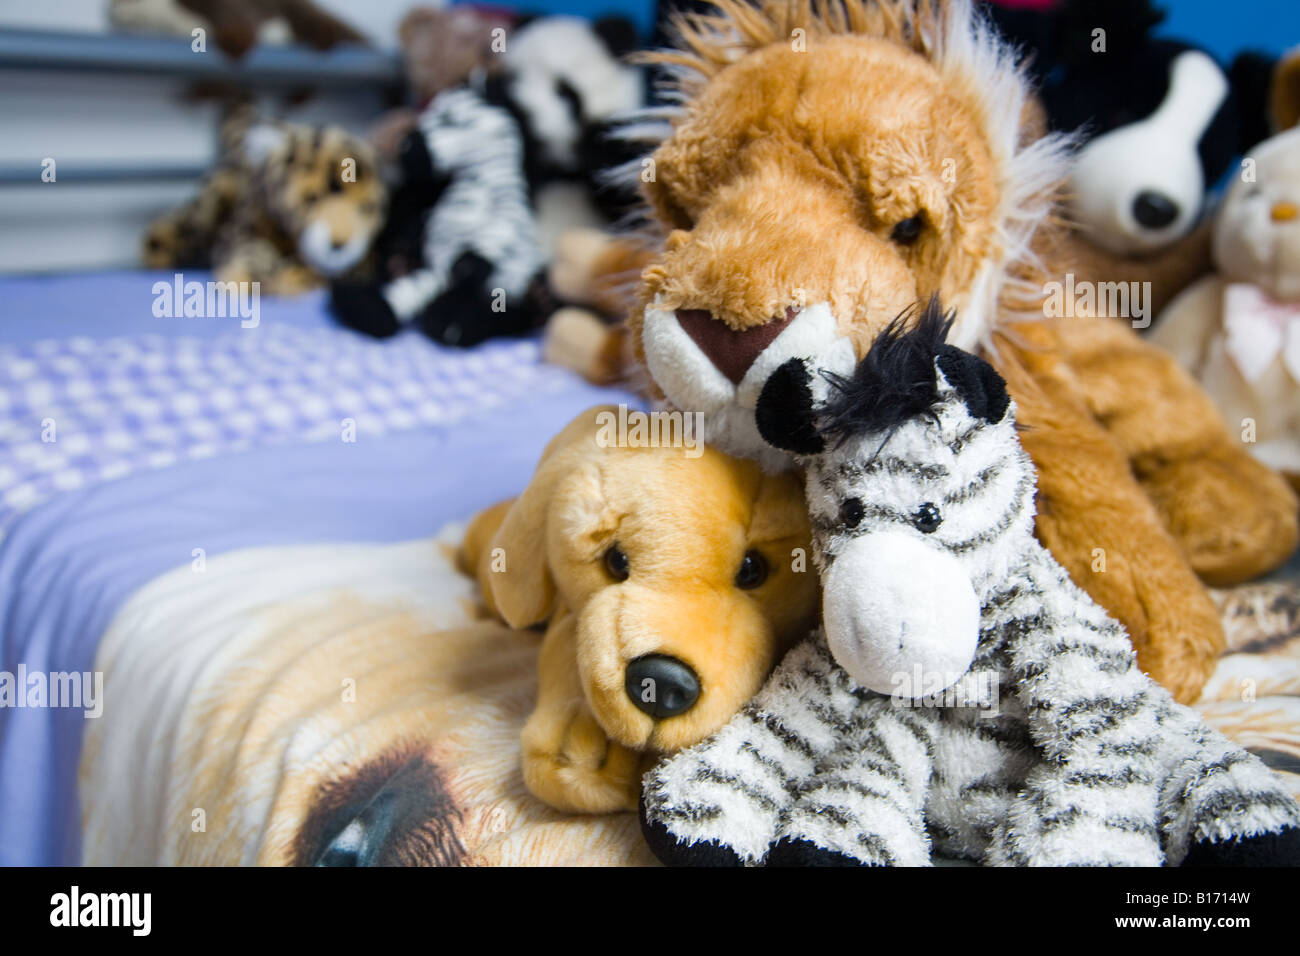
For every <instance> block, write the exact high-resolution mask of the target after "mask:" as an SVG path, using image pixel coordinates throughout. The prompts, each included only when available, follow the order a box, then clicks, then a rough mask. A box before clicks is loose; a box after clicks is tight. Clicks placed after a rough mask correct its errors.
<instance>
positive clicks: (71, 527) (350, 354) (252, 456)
mask: <svg viewBox="0 0 1300 956" xmlns="http://www.w3.org/2000/svg"><path fill="white" fill-rule="evenodd" d="M186 278H187V279H196V280H202V279H205V278H206V277H205V276H199V275H197V274H196V275H194V276H188V275H187V277H186ZM171 279H172V277H171V276H170V275H167V276H161V275H155V274H150V273H145V272H120V273H102V274H88V275H68V276H60V277H46V278H5V279H0V310H3V314H4V321H3V322H2V323H0V704H3V705H4V706H0V807H2V808H3V812H0V863H3V864H7V865H13V864H75V863H88V864H122V863H139V864H158V863H162V864H236V863H242V864H274V865H280V864H285V865H293V864H303V865H305V864H313V863H319V862H322V861H328V860H329V859H330V854H331V852H333V851H334V850H337V849H338V847H339V846H340V845H342V844H347V843H348V841H352V848H353V849H356V847H357V846H363V848H364V852H363V853H360V854H359V855H360V856H361V857H364V858H365V859H367V860H368V861H370V862H375V863H380V864H387V863H392V864H448V865H451V864H502V863H506V864H520V863H524V864H533V863H539V864H541V863H544V864H555V863H581V864H623V865H627V864H644V863H649V862H652V861H651V859H650V857H649V855H648V853H647V851H646V849H645V847H644V845H643V844H642V842H641V840H640V838H639V834H638V831H637V825H636V821H635V819H634V818H632V817H631V816H630V815H616V816H610V817H600V818H576V817H566V816H564V815H562V814H558V813H555V812H554V811H551V810H549V809H547V808H545V807H543V806H541V805H540V804H538V803H537V801H535V800H533V799H532V798H531V797H529V795H528V794H527V792H526V790H525V789H524V787H523V783H522V780H521V778H520V774H519V771H518V742H517V741H518V733H519V728H520V726H521V725H522V722H523V720H524V718H525V717H526V715H527V713H528V712H529V710H530V708H531V702H532V698H533V695H534V693H535V688H534V682H533V676H532V675H533V666H534V658H535V655H536V651H537V641H538V637H537V635H536V634H534V633H532V632H518V631H511V630H509V629H507V628H504V627H503V626H501V625H499V624H496V623H494V622H492V621H489V620H485V619H483V618H482V616H481V611H480V608H479V606H478V602H477V601H476V596H475V594H474V591H473V585H472V582H470V581H469V580H468V579H467V578H465V577H463V576H462V575H460V574H459V573H458V572H457V571H456V570H455V568H454V566H453V561H452V550H453V548H454V545H455V543H456V541H457V539H458V534H459V530H460V528H461V527H462V526H463V524H462V523H463V522H464V520H465V519H467V518H468V517H469V516H470V515H472V514H473V513H474V512H475V511H476V510H477V509H479V508H481V507H484V506H486V505H488V504H490V503H492V502H494V501H496V500H499V499H501V498H504V497H507V496H510V495H512V494H515V493H517V492H518V491H519V490H520V489H521V488H522V487H523V486H524V484H525V483H526V482H527V480H528V477H529V476H530V474H531V472H532V468H533V466H534V464H535V462H536V459H537V456H538V455H539V454H540V452H541V449H542V447H543V445H544V444H545V443H546V441H547V440H548V439H549V438H550V437H551V435H553V434H554V433H555V432H556V431H558V429H559V428H560V427H561V426H562V425H563V424H564V423H566V422H567V421H568V420H569V419H570V418H572V417H573V416H574V415H575V414H576V413H577V412H578V411H580V410H582V409H583V408H586V407H589V406H591V405H593V404H597V403H600V402H611V401H612V402H628V403H636V402H637V399H636V398H635V397H634V396H632V395H630V394H627V393H624V392H620V391H618V390H614V389H597V388H594V387H591V386H589V385H587V384H585V383H583V382H582V381H581V380H579V379H577V378H576V377H574V376H573V375H572V374H570V373H568V372H565V371H563V370H560V369H557V368H553V367H549V366H546V365H544V364H542V363H541V361H540V356H539V346H538V343H537V342H536V341H535V340H529V339H524V340H506V341H497V342H492V343H489V344H487V345H485V346H482V347H480V348H477V349H474V350H468V351H454V350H447V349H443V348H440V347H438V346H435V345H433V344H432V343H430V342H428V341H426V340H424V339H422V338H420V337H419V336H417V335H410V336H401V337H398V338H397V339H394V340H389V341H384V342H375V341H370V340H366V339H363V338H361V337H359V336H357V335H355V334H353V333H351V332H348V331H345V330H342V329H339V328H337V327H335V325H334V324H333V323H332V321H331V320H330V317H329V315H328V313H327V310H326V308H325V300H324V296H323V294H320V293H317V294H309V295H305V296H302V297H299V298H296V299H290V300H277V299H271V298H263V299H262V301H261V307H260V315H259V316H258V321H257V323H256V325H255V326H251V327H245V326H246V325H248V323H241V322H240V320H239V319H236V318H226V319H221V318H159V317H156V316H155V315H154V314H153V309H152V303H153V301H154V296H155V292H154V284H155V283H156V282H170V281H171ZM1217 597H1218V600H1219V601H1220V605H1221V607H1222V609H1223V612H1224V615H1225V620H1226V621H1227V623H1228V629H1229V633H1230V640H1231V647H1230V649H1229V652H1228V654H1226V655H1225V657H1224V660H1223V661H1222V664H1221V666H1220V668H1219V671H1218V673H1217V674H1216V676H1215V678H1214V680H1213V681H1212V683H1211V685H1210V686H1209V687H1208V688H1207V691H1206V694H1205V697H1204V699H1203V700H1202V702H1201V704H1200V707H1201V709H1202V711H1203V712H1204V713H1205V714H1206V715H1207V717H1208V718H1209V719H1210V720H1211V721H1212V722H1213V723H1215V724H1216V725H1217V726H1219V727H1220V728H1221V729H1223V730H1225V732H1227V733H1229V734H1230V735H1231V736H1233V737H1235V738H1236V739H1238V740H1239V741H1241V742H1242V743H1243V744H1245V745H1246V746H1248V747H1250V748H1251V749H1252V750H1254V751H1255V752H1257V753H1259V754H1261V756H1263V757H1264V759H1265V760H1266V762H1269V763H1270V764H1271V765H1272V766H1274V767H1275V768H1276V769H1278V770H1279V771H1280V772H1282V773H1284V774H1286V776H1287V779H1288V782H1289V783H1290V784H1291V785H1292V788H1293V790H1294V791H1295V792H1297V793H1300V569H1297V567H1296V563H1295V562H1293V563H1292V565H1291V566H1290V568H1289V569H1288V570H1287V571H1285V572H1284V573H1282V574H1280V575H1278V576H1276V577H1275V578H1274V579H1272V580H1270V581H1267V582H1262V583H1259V584H1256V585H1251V586H1248V587H1245V588H1240V589H1235V590H1233V591H1230V592H1220V593H1218V595H1217ZM5 675H8V676H9V683H8V685H7V686H8V687H9V688H10V694H11V698H10V699H9V701H8V703H6V702H5V698H4V696H3V693H4V688H5V686H6V684H5V683H4V678H5ZM20 677H21V678H22V680H19V678H20ZM38 689H39V691H40V692H39V693H38ZM340 841H342V844H341V843H340ZM355 855H356V854H354V856H355Z"/></svg>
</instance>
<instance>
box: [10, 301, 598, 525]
mask: <svg viewBox="0 0 1300 956" xmlns="http://www.w3.org/2000/svg"><path fill="white" fill-rule="evenodd" d="M539 353H540V347H539V345H538V343H537V342H535V341H531V340H511V341H497V342H493V343H490V344H488V345H485V346H482V347H480V348H478V349H475V350H473V351H463V350H452V349H446V348H442V347H440V346H438V345H435V344H434V343H432V342H430V341H428V340H426V339H424V338H421V337H419V336H414V335H408V336H401V337H399V338H395V339H389V340H384V341H376V340H370V339H365V338H361V337H359V336H357V335H356V334H354V333H352V332H348V331H346V330H343V329H330V328H324V329H314V328H297V327H292V326H288V327H268V326H263V327H262V328H259V329H257V330H256V332H252V331H246V332H238V333H233V334H229V335H223V336H219V337H217V338H186V337H167V336H153V335H149V336H135V337H124V338H109V339H91V338H68V339H44V340H40V341H36V342H32V343H27V344H22V345H8V346H0V536H3V535H4V533H5V531H6V530H7V529H8V528H9V527H10V525H11V524H12V522H13V521H14V520H15V519H16V518H17V516H18V515H20V514H22V513H23V512H25V511H27V510H29V509H31V508H33V507H35V506H36V505H39V504H40V503H42V502H43V501H46V500H48V499H49V498H51V497H52V496H53V495H55V494H58V493H59V492H62V491H71V490H75V489H78V488H83V487H86V486H89V485H92V484H95V483H97V482H101V481H108V480H112V479H115V478H121V477H124V476H126V475H129V474H131V473H132V472H135V471H139V470H141V469H146V468H163V467H166V466H168V465H171V464H174V463H176V462H181V461H186V460H193V459H198V458H205V457H210V456H214V455H225V454H230V453H234V452H240V451H245V450H248V449H252V448H257V447H261V446H266V445H270V444H275V443H285V442H319V441H329V440H333V441H344V440H347V438H348V436H349V432H352V433H354V434H355V436H356V439H357V440H363V439H364V438H365V437H367V436H377V435H382V434H385V433H387V432H393V431H401V430H404V429H412V428H422V427H430V426H447V425H452V424H455V423H457V422H460V421H463V420H465V419H469V418H472V417H475V416H477V415H479V414H482V413H483V412H485V411H487V410H490V409H494V408H499V407H501V406H503V405H509V404H510V403H512V402H521V401H527V400H528V398H529V396H531V395H535V394H545V393H549V392H552V391H555V390H559V389H562V388H564V387H566V386H571V385H572V383H573V378H572V376H571V375H570V374H569V373H567V372H565V371H563V370H561V369H558V368H555V367H551V366H547V365H543V364H542V363H541V360H540V354H539Z"/></svg>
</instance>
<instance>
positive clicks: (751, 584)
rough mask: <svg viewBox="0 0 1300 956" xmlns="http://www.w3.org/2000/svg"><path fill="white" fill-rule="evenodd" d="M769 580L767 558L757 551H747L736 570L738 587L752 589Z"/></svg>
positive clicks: (745, 589)
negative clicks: (738, 568)
mask: <svg viewBox="0 0 1300 956" xmlns="http://www.w3.org/2000/svg"><path fill="white" fill-rule="evenodd" d="M766 580H767V558H765V557H763V556H762V555H761V554H759V553H758V552H757V551H746V552H745V557H744V559H743V560H741V562H740V570H739V571H737V572H736V587H738V588H740V589H741V590H742V591H752V590H753V589H754V588H756V587H758V586H759V585H760V584H762V583H763V582H764V581H766Z"/></svg>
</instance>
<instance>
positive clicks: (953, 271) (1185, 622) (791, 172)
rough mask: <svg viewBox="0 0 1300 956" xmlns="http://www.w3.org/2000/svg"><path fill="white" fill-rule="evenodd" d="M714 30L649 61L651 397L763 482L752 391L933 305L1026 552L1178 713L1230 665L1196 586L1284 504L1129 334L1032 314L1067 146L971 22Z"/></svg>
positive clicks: (762, 20)
mask: <svg viewBox="0 0 1300 956" xmlns="http://www.w3.org/2000/svg"><path fill="white" fill-rule="evenodd" d="M716 7H717V10H716V12H715V13H713V14H706V15H692V16H687V17H684V18H681V19H680V20H679V21H678V32H679V36H680V40H679V43H678V45H677V49H675V50H669V51H664V52H661V53H658V54H654V55H653V60H654V61H656V62H658V63H659V64H660V65H661V66H665V67H667V68H668V69H669V71H670V73H671V75H672V76H673V77H674V79H675V82H676V84H677V87H678V93H679V94H680V101H681V107H680V109H679V110H677V111H676V114H675V115H674V116H672V117H671V121H670V122H671V125H670V128H667V129H665V130H663V133H662V135H663V138H662V141H661V142H659V144H658V146H657V148H655V150H654V152H653V155H652V157H651V161H650V162H649V163H648V164H647V165H646V166H644V167H642V168H641V169H640V170H638V171H639V172H641V173H642V176H641V178H642V180H643V181H645V182H644V186H643V191H644V193H645V195H646V198H647V200H648V201H649V204H650V206H651V209H652V211H653V214H654V218H655V219H656V221H657V224H658V226H659V227H660V230H661V232H660V239H661V252H660V254H659V255H658V256H657V257H656V260H655V261H654V262H653V264H652V265H650V266H649V267H648V268H647V269H646V270H645V272H644V273H643V276H642V282H641V288H640V293H639V304H638V307H637V308H636V309H634V310H633V313H632V315H631V316H630V321H629V331H630V335H631V337H632V339H633V343H634V347H635V350H636V354H637V356H638V358H639V359H640V360H641V361H642V362H643V363H644V366H645V368H646V370H647V371H648V372H649V375H650V377H651V379H652V380H653V392H654V394H655V395H656V397H658V398H660V399H662V400H664V401H665V402H666V403H667V404H668V405H671V406H674V407H677V408H683V409H689V410H693V411H700V412H703V413H704V414H705V422H706V440H707V441H710V442H712V443H713V444H716V445H718V446H720V447H721V448H722V449H723V450H725V451H728V452H731V453H733V454H741V455H748V456H751V457H756V458H760V459H762V460H764V461H765V462H766V463H767V464H768V465H769V466H770V467H783V466H784V465H785V462H784V461H782V460H781V459H779V458H776V457H774V453H773V452H772V451H771V450H770V449H768V448H766V446H765V445H764V444H763V442H762V441H761V439H760V437H759V435H758V434H757V431H756V428H755V426H754V405H755V403H756V401H757V398H758V394H759V392H760V390H761V388H762V386H763V384H764V383H765V381H766V380H767V378H768V376H769V375H770V374H771V373H772V371H774V370H775V369H776V368H778V367H779V366H780V365H781V364H782V363H783V362H785V361H786V360H788V359H789V358H791V357H794V356H802V357H811V358H816V359H817V360H818V361H820V362H821V364H822V367H824V368H827V369H829V370H831V371H836V370H838V371H840V372H841V373H847V371H848V370H851V369H852V367H853V364H854V362H855V360H856V359H857V358H860V357H861V355H862V354H863V352H864V351H865V349H866V347H867V345H868V344H869V343H870V342H871V340H872V338H873V337H874V336H875V335H876V334H877V333H878V332H879V331H880V329H882V328H883V327H884V326H885V325H886V324H887V323H888V322H889V321H890V320H892V319H893V318H895V317H896V316H898V315H900V314H902V313H904V312H906V311H907V310H909V309H911V308H913V307H914V306H915V305H916V304H917V303H918V302H923V301H924V300H925V299H926V298H927V297H928V296H930V295H931V294H932V293H938V294H939V295H940V296H941V297H942V299H943V301H945V302H946V303H949V304H951V305H953V306H954V307H956V311H957V314H958V315H959V316H961V318H960V320H959V321H958V323H957V324H956V325H955V326H954V328H953V332H952V335H951V341H952V343H953V344H955V345H957V346H959V347H963V348H967V349H979V350H982V351H983V352H984V353H985V354H986V355H988V356H989V357H990V358H991V359H992V360H993V362H994V363H995V365H996V366H997V367H998V369H999V371H1000V372H1001V373H1002V374H1003V376H1004V377H1005V378H1006V379H1007V381H1008V383H1009V385H1010V388H1011V390H1012V393H1013V395H1014V397H1015V399H1016V401H1017V404H1018V406H1019V408H1020V409H1021V415H1020V418H1021V422H1022V425H1024V426H1025V431H1024V436H1023V439H1024V445H1025V447H1026V448H1027V450H1028V451H1029V453H1030V455H1031V456H1032V457H1033V459H1034V461H1035V464H1036V466H1037V469H1038V473H1039V476H1040V477H1039V488H1040V491H1039V501H1038V521H1037V532H1038V535H1039V537H1040V538H1041V540H1042V541H1043V542H1044V544H1046V545H1047V547H1048V548H1049V549H1050V550H1051V551H1052V553H1053V554H1054V555H1055V556H1056V558H1057V559H1058V560H1059V561H1060V562H1061V563H1062V564H1063V565H1064V566H1065V567H1066V569H1067V570H1068V571H1069V572H1070V574H1071V576H1072V577H1073V579H1074V580H1075V581H1076V582H1077V583H1078V584H1079V585H1080V586H1081V587H1083V588H1084V589H1085V590H1086V591H1088V592H1089V593H1090V594H1091V595H1092V596H1093V597H1094V598H1095V599H1096V600H1097V601H1098V602H1099V603H1100V604H1102V605H1103V606H1104V607H1106V608H1107V609H1108V610H1110V611H1111V612H1112V613H1113V614H1114V615H1115V616H1116V617H1118V618H1119V619H1120V620H1121V621H1122V622H1123V623H1124V625H1125V627H1126V628H1127V630H1128V631H1129V633H1130V635H1131V636H1132V639H1133V642H1134V645H1135V647H1136V649H1137V652H1138V657H1139V661H1140V663H1141V665H1142V667H1143V668H1144V669H1145V670H1146V671H1147V672H1149V673H1150V674H1151V675H1152V676H1153V677H1155V678H1156V679H1158V680H1159V681H1161V682H1162V683H1164V684H1165V685H1166V686H1167V687H1168V688H1169V689H1170V690H1172V691H1173V692H1174V693H1175V695H1176V696H1177V697H1178V698H1179V699H1180V700H1183V701H1190V700H1194V699H1195V698H1196V697H1197V696H1198V694H1199V693H1200V690H1201V687H1202V685H1203V684H1204V681H1205V679H1206V677H1207V675H1208V673H1209V670H1210V667H1211V665H1212V662H1213V660H1214V658H1215V656H1216V655H1217V654H1218V653H1219V651H1220V650H1221V649H1222V647H1223V643H1224V637H1223V631H1222V627H1221V625H1220V623H1219V621H1218V619H1217V616H1216V614H1215V612H1214V608H1213V606H1212V604H1211V602H1210V599H1209V597H1208V595H1207V593H1206V590H1205V588H1204V586H1203V584H1202V580H1204V581H1206V582H1210V583H1214V584H1228V583H1233V582H1237V581H1241V580H1244V579H1247V578H1250V577H1253V576H1255V575H1257V574H1260V573H1262V572H1265V571H1267V570H1270V569H1271V568H1273V567H1275V566H1276V565H1278V564H1280V563H1281V562H1282V561H1283V560H1285V558H1286V556H1287V555H1288V554H1290V552H1291V551H1292V550H1293V549H1294V547H1295V545H1296V541H1297V535H1298V530H1297V507H1296V499H1295V497H1294V495H1293V494H1292V492H1291V490H1290V489H1289V488H1288V487H1287V485H1286V483H1285V482H1284V481H1283V480H1282V479H1281V478H1280V477H1279V476H1277V475H1276V474H1274V473H1273V472H1272V471H1270V470H1268V469H1267V468H1265V467H1264V466H1262V465H1260V464H1259V463H1258V462H1256V461H1254V460H1253V459H1252V458H1251V456H1250V455H1249V454H1248V453H1247V452H1246V450H1245V449H1244V448H1243V446H1242V445H1241V443H1240V442H1239V441H1237V439H1236V437H1235V436H1233V435H1232V434H1230V433H1229V431H1228V429H1227V427H1226V426H1225V424H1224V423H1223V421H1222V420H1221V419H1220V418H1219V416H1218V415H1217V413H1216V412H1215V410H1214V408H1213V406H1212V404H1211V403H1210V401H1209V399H1208V398H1207V397H1206V396H1205V394H1204V393H1203V392H1202V391H1201V390H1200V388H1199V387H1198V386H1197V385H1196V384H1195V382H1193V381H1192V380H1191V379H1190V378H1189V377H1188V376H1187V375H1186V374H1185V373H1184V372H1183V371H1182V370H1181V369H1180V368H1178V366H1177V365H1176V364H1175V363H1174V361H1173V360H1172V359H1171V357H1169V356H1167V355H1166V354H1165V353H1163V352H1161V351H1160V350H1158V349H1157V348H1155V347H1154V346H1152V345H1150V344H1147V343H1145V342H1143V341H1142V340H1141V339H1140V338H1139V337H1138V335H1137V334H1136V332H1135V331H1134V329H1133V328H1132V327H1131V326H1130V324H1128V323H1124V322H1117V321H1116V320H1115V319H1114V318H1109V317H1100V316H1095V314H1094V315H1089V308H1088V306H1087V303H1086V302H1083V301H1075V302H1073V303H1071V305H1070V308H1069V309H1068V310H1067V313H1066V314H1068V315H1069V316H1070V317H1069V318H1061V319H1054V318H1053V319H1049V318H1047V317H1046V316H1047V310H1046V309H1045V308H1044V304H1043V303H1044V298H1045V295H1046V292H1047V283H1048V282H1049V281H1051V280H1052V279H1053V278H1056V279H1059V278H1061V277H1063V276H1064V275H1065V274H1066V273H1068V272H1070V271H1071V262H1070V261H1059V260H1054V259H1052V258H1051V257H1050V256H1049V257H1046V258H1045V257H1044V256H1043V255H1040V254H1039V251H1040V250H1052V249H1056V250H1061V251H1067V252H1068V250H1069V248H1070V245H1069V243H1066V242H1053V241H1052V233H1054V232H1056V231H1059V230H1061V229H1063V228H1064V227H1063V225H1062V224H1061V223H1060V222H1058V221H1057V210H1058V209H1059V208H1060V206H1059V200H1060V196H1061V183H1062V181H1063V179H1064V175H1065V172H1066V163H1067V160H1068V156H1069V146H1070V144H1069V143H1068V141H1065V140H1062V139H1060V138H1058V137H1055V136H1040V135H1037V134H1036V131H1035V124H1034V122H1033V116H1034V106H1033V100H1032V95H1031V90H1030V89H1029V87H1028V85H1027V82H1026V80H1025V78H1024V75H1023V73H1022V71H1021V69H1020V68H1019V66H1018V65H1017V63H1016V61H1015V57H1014V55H1013V54H1012V52H1011V51H1010V50H1009V49H1008V48H1007V47H1006V46H1005V44H1003V43H1002V41H1001V40H1000V39H999V38H998V36H997V35H996V33H995V32H994V31H993V30H992V28H990V27H989V26H988V25H987V24H986V23H985V22H984V21H983V19H982V18H981V17H980V16H979V15H977V14H976V12H975V10H974V8H973V6H972V3H971V2H970V0H755V3H754V4H750V3H746V2H743V0H717V2H716ZM1062 258H1064V257H1062ZM1076 306H1077V307H1076ZM1198 575H1199V578H1198Z"/></svg>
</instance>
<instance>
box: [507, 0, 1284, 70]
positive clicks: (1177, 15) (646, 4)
mask: <svg viewBox="0 0 1300 956" xmlns="http://www.w3.org/2000/svg"><path fill="white" fill-rule="evenodd" d="M1157 3H1158V5H1160V6H1163V7H1164V8H1165V9H1166V10H1167V11H1168V13H1169V16H1168V18H1167V19H1166V21H1165V23H1164V24H1163V25H1162V26H1161V28H1160V32H1161V33H1162V34H1165V35H1167V36H1171V37H1178V38H1179V39H1183V40H1187V41H1188V42H1193V43H1197V44H1199V45H1200V46H1203V47H1205V48H1206V49H1207V50H1209V51H1210V52H1212V53H1214V54H1215V56H1217V57H1218V58H1219V59H1221V60H1231V59H1232V57H1234V56H1235V55H1236V54H1238V53H1240V52H1241V51H1242V50H1245V49H1259V50H1263V51H1265V52H1270V53H1275V54H1276V53H1281V52H1282V51H1283V50H1285V49H1287V48H1288V47H1292V46H1296V45H1297V44H1300V0H1163V2H1160V0H1157ZM503 5H505V6H513V7H515V8H516V9H519V10H527V11H530V12H536V13H573V14H578V15H580V16H586V17H597V16H600V15H601V14H605V13H621V14H623V15H624V16H626V17H628V18H630V19H631V20H633V21H635V22H636V24H637V25H638V26H639V27H640V28H641V32H642V33H643V34H648V33H649V32H650V30H651V28H652V27H653V25H654V9H655V4H654V0H506V2H505V3H504V4H503Z"/></svg>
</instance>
